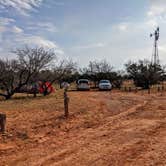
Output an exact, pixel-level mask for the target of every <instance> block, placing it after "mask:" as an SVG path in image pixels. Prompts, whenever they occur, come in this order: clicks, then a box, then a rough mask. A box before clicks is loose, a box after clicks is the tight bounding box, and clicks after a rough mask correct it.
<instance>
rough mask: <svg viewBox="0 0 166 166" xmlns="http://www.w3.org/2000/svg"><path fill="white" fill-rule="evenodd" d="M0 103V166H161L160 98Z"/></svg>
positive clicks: (85, 95) (83, 95)
mask: <svg viewBox="0 0 166 166" xmlns="http://www.w3.org/2000/svg"><path fill="white" fill-rule="evenodd" d="M69 96H70V108H69V110H70V117H69V119H67V120H66V119H64V118H63V94H62V93H58V94H56V95H52V96H48V97H46V98H42V97H39V98H37V99H32V98H22V99H19V98H16V99H13V100H10V101H1V103H0V112H4V113H6V114H7V132H6V134H4V135H0V166H5V165H9V166H17V165H18V166H47V165H57V166H61V165H62V166H69V165H74V166H75V165H76V166H79V165H83V166H84V165H85V166H100V165H101V166H107V165H108V166H109V165H110V166H114V165H115V166H127V165H129V166H140V165H145V166H156V165H162V166H163V165H166V159H165V156H166V102H165V101H166V95H165V94H163V95H160V94H156V95H155V94H153V95H147V94H144V95H143V94H141V93H122V92H94V91H93V92H70V93H69Z"/></svg>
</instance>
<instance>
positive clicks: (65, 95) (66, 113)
mask: <svg viewBox="0 0 166 166" xmlns="http://www.w3.org/2000/svg"><path fill="white" fill-rule="evenodd" d="M64 112H65V117H66V118H68V116H69V97H68V95H67V88H65V89H64Z"/></svg>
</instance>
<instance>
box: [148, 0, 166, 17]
mask: <svg viewBox="0 0 166 166" xmlns="http://www.w3.org/2000/svg"><path fill="white" fill-rule="evenodd" d="M163 14H164V15H165V14H166V1H165V0H150V10H149V11H148V12H147V15H148V16H152V17H154V16H161V15H163Z"/></svg>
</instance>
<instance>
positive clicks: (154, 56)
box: [150, 27, 160, 66]
mask: <svg viewBox="0 0 166 166" xmlns="http://www.w3.org/2000/svg"><path fill="white" fill-rule="evenodd" d="M159 36H160V29H159V27H157V29H156V30H155V32H154V33H151V34H150V37H154V46H153V53H152V61H151V63H152V64H153V65H154V66H156V65H159V63H160V61H159V54H158V40H159Z"/></svg>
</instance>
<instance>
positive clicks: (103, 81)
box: [100, 80, 110, 83]
mask: <svg viewBox="0 0 166 166" xmlns="http://www.w3.org/2000/svg"><path fill="white" fill-rule="evenodd" d="M100 83H110V81H109V80H101V81H100Z"/></svg>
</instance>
